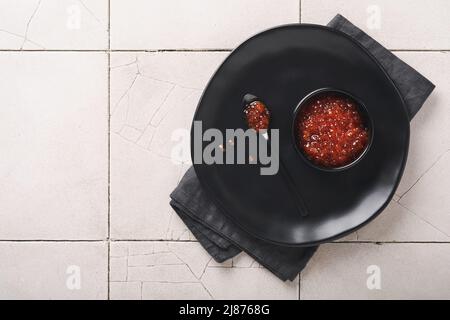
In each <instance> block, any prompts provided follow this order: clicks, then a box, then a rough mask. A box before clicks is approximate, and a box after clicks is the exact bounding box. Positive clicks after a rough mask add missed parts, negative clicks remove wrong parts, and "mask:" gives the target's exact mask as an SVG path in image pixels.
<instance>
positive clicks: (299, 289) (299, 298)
mask: <svg viewBox="0 0 450 320" xmlns="http://www.w3.org/2000/svg"><path fill="white" fill-rule="evenodd" d="M301 286H302V272H301V271H300V272H299V273H298V300H302V288H301Z"/></svg>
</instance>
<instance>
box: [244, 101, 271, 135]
mask: <svg viewBox="0 0 450 320" xmlns="http://www.w3.org/2000/svg"><path fill="white" fill-rule="evenodd" d="M244 115H245V119H246V121H247V125H248V127H249V128H251V129H254V130H256V131H259V130H264V129H268V128H269V120H270V113H269V110H268V109H267V107H266V105H265V104H264V103H262V102H261V101H253V102H250V103H249V104H247V105H246V107H245V109H244Z"/></svg>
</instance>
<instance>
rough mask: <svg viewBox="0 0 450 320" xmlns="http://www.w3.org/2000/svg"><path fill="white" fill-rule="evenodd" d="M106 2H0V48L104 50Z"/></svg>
mask: <svg viewBox="0 0 450 320" xmlns="http://www.w3.org/2000/svg"><path fill="white" fill-rule="evenodd" d="M106 48H108V1H107V0H2V1H0V49H39V50H42V49H106Z"/></svg>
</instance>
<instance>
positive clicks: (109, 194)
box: [107, 0, 111, 300]
mask: <svg viewBox="0 0 450 320" xmlns="http://www.w3.org/2000/svg"><path fill="white" fill-rule="evenodd" d="M107 54H108V108H107V109H108V152H107V154H108V283H107V285H108V294H107V299H108V300H110V298H111V0H108V52H107Z"/></svg>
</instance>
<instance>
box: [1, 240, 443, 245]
mask: <svg viewBox="0 0 450 320" xmlns="http://www.w3.org/2000/svg"><path fill="white" fill-rule="evenodd" d="M1 242H106V243H111V242H178V243H199V242H198V241H197V240H176V239H110V238H109V239H108V238H106V239H0V243H1ZM408 243H410V244H450V241H432V240H429V241H413V240H411V241H369V240H354V241H350V240H343V241H339V240H338V241H333V242H327V243H323V244H321V245H325V244H378V245H382V244H408Z"/></svg>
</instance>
